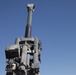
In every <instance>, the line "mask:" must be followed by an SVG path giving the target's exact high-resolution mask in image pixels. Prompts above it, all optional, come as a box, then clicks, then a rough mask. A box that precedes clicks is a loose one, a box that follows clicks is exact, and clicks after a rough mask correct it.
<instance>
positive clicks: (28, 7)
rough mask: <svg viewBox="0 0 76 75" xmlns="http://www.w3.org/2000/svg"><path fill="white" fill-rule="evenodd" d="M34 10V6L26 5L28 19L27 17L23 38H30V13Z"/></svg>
mask: <svg viewBox="0 0 76 75" xmlns="http://www.w3.org/2000/svg"><path fill="white" fill-rule="evenodd" d="M34 8H35V5H34V4H28V5H27V10H28V17H27V25H26V32H25V37H28V38H30V37H31V24H32V12H33V11H34Z"/></svg>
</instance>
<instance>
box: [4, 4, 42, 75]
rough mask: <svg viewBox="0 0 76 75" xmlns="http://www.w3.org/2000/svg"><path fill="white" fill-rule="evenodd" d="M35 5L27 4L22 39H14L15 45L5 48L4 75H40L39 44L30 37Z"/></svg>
mask: <svg viewBox="0 0 76 75" xmlns="http://www.w3.org/2000/svg"><path fill="white" fill-rule="evenodd" d="M34 8H35V5H34V4H28V5H27V10H28V18H27V25H26V32H25V37H24V38H16V40H15V44H14V45H11V46H7V47H6V49H5V55H6V59H7V64H6V75H40V68H39V61H40V51H41V42H40V41H39V40H38V38H37V37H34V38H33V37H31V24H32V13H33V11H34Z"/></svg>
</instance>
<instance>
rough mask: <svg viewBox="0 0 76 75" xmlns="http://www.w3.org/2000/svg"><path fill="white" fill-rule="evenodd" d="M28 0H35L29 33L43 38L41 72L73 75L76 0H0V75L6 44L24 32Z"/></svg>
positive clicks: (75, 70) (75, 65) (75, 73)
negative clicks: (30, 31)
mask: <svg viewBox="0 0 76 75" xmlns="http://www.w3.org/2000/svg"><path fill="white" fill-rule="evenodd" d="M28 3H34V4H35V11H34V12H33V20H32V37H38V39H39V40H41V42H42V52H41V64H40V73H41V75H76V0H0V75H5V66H6V57H5V48H6V46H8V45H12V44H14V42H15V38H17V37H24V35H25V26H26V23H27V14H28V13H27V8H26V4H28Z"/></svg>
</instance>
